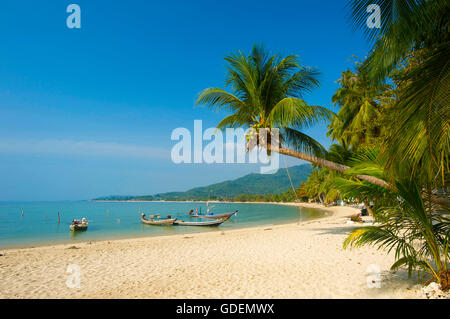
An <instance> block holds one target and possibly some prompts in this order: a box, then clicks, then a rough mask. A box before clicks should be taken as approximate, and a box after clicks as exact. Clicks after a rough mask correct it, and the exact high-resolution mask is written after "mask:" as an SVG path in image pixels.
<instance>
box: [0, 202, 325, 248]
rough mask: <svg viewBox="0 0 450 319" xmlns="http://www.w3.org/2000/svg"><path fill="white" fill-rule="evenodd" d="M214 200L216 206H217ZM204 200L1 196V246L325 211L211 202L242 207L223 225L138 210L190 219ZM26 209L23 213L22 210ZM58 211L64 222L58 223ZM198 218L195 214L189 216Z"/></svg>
mask: <svg viewBox="0 0 450 319" xmlns="http://www.w3.org/2000/svg"><path fill="white" fill-rule="evenodd" d="M213 206H214V207H213ZM197 207H199V208H201V210H202V212H206V204H205V203H170V202H146V203H138V202H89V201H78V202H23V203H18V202H3V203H0V248H6V247H20V246H35V245H42V244H48V243H67V242H79V241H90V240H104V239H117V238H128V237H140V236H154V235H172V234H180V233H181V234H183V233H191V232H202V231H223V230H229V229H233V228H240V227H251V226H260V225H271V224H282V223H289V222H295V221H299V220H301V221H303V220H307V219H311V218H318V217H322V216H323V215H324V214H326V213H324V212H323V211H321V210H317V209H310V208H301V209H299V208H297V207H293V206H282V205H271V204H236V203H210V208H211V211H212V212H214V213H223V212H227V211H234V210H236V209H238V210H239V212H238V215H237V216H233V217H232V218H231V219H230V220H228V221H226V222H225V223H223V224H222V225H220V226H219V227H198V226H197V227H187V226H184V227H183V226H151V225H143V224H142V223H141V220H140V214H139V211H141V212H144V213H145V214H147V216H148V215H150V214H160V215H161V216H162V217H165V216H166V215H168V214H171V215H172V216H175V217H177V218H179V219H186V220H187V219H189V218H188V217H187V214H186V212H188V211H189V210H190V209H194V210H195V209H196V208H197ZM22 211H23V216H22ZM58 212H60V215H61V222H60V223H59V224H58ZM82 217H86V218H87V219H88V221H89V229H88V230H87V231H86V232H70V231H69V225H70V223H71V221H72V219H81V218H82ZM190 220H196V219H190Z"/></svg>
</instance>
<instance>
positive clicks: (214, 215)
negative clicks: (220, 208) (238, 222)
mask: <svg viewBox="0 0 450 319" xmlns="http://www.w3.org/2000/svg"><path fill="white" fill-rule="evenodd" d="M238 211H239V210H236V211H234V212H227V213H223V214H213V213H210V214H207V215H203V214H199V213H191V214H189V215H190V216H191V217H198V218H223V217H231V216H233V215H234V216H236V215H237V212H238Z"/></svg>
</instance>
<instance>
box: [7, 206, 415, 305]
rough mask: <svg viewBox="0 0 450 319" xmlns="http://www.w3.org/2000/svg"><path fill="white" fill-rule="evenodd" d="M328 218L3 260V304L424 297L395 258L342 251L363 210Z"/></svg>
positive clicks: (12, 252)
mask: <svg viewBox="0 0 450 319" xmlns="http://www.w3.org/2000/svg"><path fill="white" fill-rule="evenodd" d="M303 205H305V206H308V207H313V206H314V205H308V204H303ZM329 210H330V215H332V214H331V212H333V215H332V216H331V217H327V218H323V219H320V220H315V221H309V222H304V223H301V224H297V223H294V224H288V225H279V226H270V227H257V228H248V229H238V230H231V231H226V232H222V231H220V228H219V231H215V232H208V233H199V234H189V235H175V236H165V237H149V238H139V239H125V240H111V241H110V242H108V241H99V242H92V243H82V244H76V246H77V247H79V248H80V249H68V248H69V247H71V246H73V244H66V245H56V246H46V247H37V248H26V249H9V250H8V249H7V250H2V251H0V253H2V254H4V256H0V297H1V298H418V297H419V298H420V297H423V295H422V294H421V292H420V291H419V289H418V288H415V287H413V286H414V285H415V284H416V282H415V280H414V279H410V280H408V279H407V275H406V273H405V272H404V271H401V272H398V273H396V274H393V273H392V272H390V271H389V267H390V265H391V264H392V263H393V260H394V258H393V256H392V255H387V254H386V253H385V252H382V251H377V250H376V249H374V248H370V247H364V248H358V249H353V250H343V249H342V242H343V240H344V238H345V237H346V234H348V233H349V231H350V230H351V229H352V228H354V227H357V225H348V224H346V221H347V219H346V218H345V217H346V216H349V215H351V214H353V213H354V212H355V211H356V210H354V209H353V208H348V207H332V208H330V209H329ZM69 264H77V265H79V266H80V269H81V287H80V288H68V287H67V286H66V280H67V278H68V276H70V274H69V273H67V272H66V271H67V267H68V265H69ZM372 264H374V265H378V266H379V267H380V270H381V287H380V288H368V285H367V278H368V276H369V275H368V274H367V273H366V270H367V268H368V267H369V266H370V265H372ZM369 282H371V280H370V279H369Z"/></svg>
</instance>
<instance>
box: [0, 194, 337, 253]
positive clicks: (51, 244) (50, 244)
mask: <svg viewBox="0 0 450 319" xmlns="http://www.w3.org/2000/svg"><path fill="white" fill-rule="evenodd" d="M108 202H109V201H108ZM125 202H127V201H125ZM210 202H212V201H210ZM182 203H184V202H182ZM205 203H206V202H205ZM235 203H238V204H252V203H254V204H259V203H257V202H251V203H247V202H235ZM264 204H270V205H283V206H297V207H300V208H301V207H305V208H315V209H320V210H323V211H327V212H328V213H332V210H327V207H326V206H322V205H320V204H312V203H294V202H289V203H279V202H264ZM332 207H333V206H332ZM328 217H331V216H323V217H316V218H312V219H310V220H305V221H302V222H300V223H307V222H310V221H313V220H318V219H324V218H328ZM290 224H298V222H296V223H293V222H286V223H284V222H282V223H279V224H266V225H257V226H243V227H236V228H234V229H230V230H226V231H227V232H231V231H235V230H246V229H254V228H259V227H269V226H270V227H272V226H284V225H290ZM217 231H221V229H220V228H217V229H214V230H209V231H198V232H196V231H191V232H186V233H179V234H172V235H166V234H155V235H143V236H135V237H133V236H131V237H129V236H127V235H124V236H123V237H115V238H112V239H94V240H83V241H79V242H69V241H65V242H51V241H49V242H38V243H32V244H24V245H17V246H8V247H4V248H1V247H0V252H6V251H8V250H19V249H36V248H42V247H58V246H66V245H81V244H86V243H98V242H108V241H109V242H111V241H118V240H133V239H143V238H155V237H172V236H188V235H190V234H202V233H214V232H217Z"/></svg>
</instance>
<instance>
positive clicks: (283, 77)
mask: <svg viewBox="0 0 450 319" xmlns="http://www.w3.org/2000/svg"><path fill="white" fill-rule="evenodd" d="M225 60H226V61H227V62H228V69H227V79H226V86H228V87H229V88H230V89H231V92H227V91H225V90H223V89H220V88H208V89H205V90H204V91H202V92H201V93H200V96H199V98H198V100H197V104H207V105H208V106H209V107H210V108H211V109H215V110H222V109H224V110H227V111H229V112H231V114H230V115H228V116H227V117H225V118H224V119H223V120H222V121H221V122H220V123H219V124H218V125H217V127H218V128H220V129H222V128H226V127H247V128H248V127H253V128H255V129H259V128H265V129H268V130H270V129H273V128H278V129H279V130H280V139H281V141H282V142H283V143H284V144H285V145H289V146H291V147H293V148H294V149H296V150H299V151H306V152H308V153H314V154H317V153H321V152H323V151H324V149H323V147H322V146H321V145H320V144H319V143H318V142H317V141H315V140H314V139H313V138H311V137H309V136H308V135H306V134H304V133H302V132H301V131H300V129H302V128H305V127H308V126H310V125H313V124H315V123H317V122H319V121H321V120H327V119H329V118H331V116H332V112H331V111H329V110H328V109H326V108H324V107H321V106H312V105H308V104H307V103H306V102H305V101H304V100H303V99H302V98H303V95H304V93H305V92H309V91H310V90H312V89H313V88H315V87H318V85H319V81H318V79H317V76H318V73H317V72H316V71H314V70H312V69H310V68H308V67H302V66H300V65H299V63H298V59H297V56H295V55H289V56H287V57H284V58H283V57H281V56H279V55H270V54H269V53H268V52H267V51H266V50H265V49H264V47H263V46H258V45H255V46H254V47H253V49H252V51H251V53H250V55H248V56H247V55H245V54H243V53H242V52H241V51H239V52H237V53H234V54H231V55H229V56H227V57H225Z"/></svg>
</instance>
